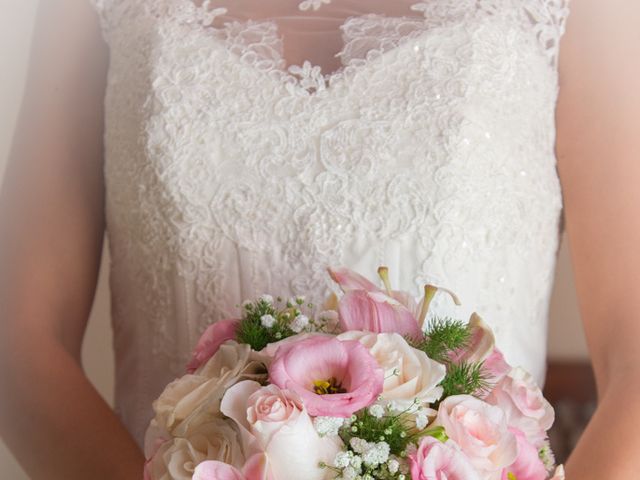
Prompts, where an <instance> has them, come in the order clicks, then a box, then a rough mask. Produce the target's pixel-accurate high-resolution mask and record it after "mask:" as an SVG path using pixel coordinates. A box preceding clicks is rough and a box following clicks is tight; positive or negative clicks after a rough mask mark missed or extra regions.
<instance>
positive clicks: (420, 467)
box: [409, 437, 481, 480]
mask: <svg viewBox="0 0 640 480" xmlns="http://www.w3.org/2000/svg"><path fill="white" fill-rule="evenodd" d="M409 462H410V466H411V480H481V478H480V475H479V474H478V472H477V471H476V470H475V469H474V468H473V466H472V465H471V464H470V463H469V461H468V460H467V458H466V457H465V456H464V454H463V453H462V452H461V451H460V449H459V448H458V446H457V445H456V444H455V443H454V442H453V441H452V440H447V442H446V443H442V442H440V440H436V439H435V438H433V437H424V438H423V439H422V440H421V441H420V445H419V446H418V450H417V451H416V452H415V453H412V454H411V455H409Z"/></svg>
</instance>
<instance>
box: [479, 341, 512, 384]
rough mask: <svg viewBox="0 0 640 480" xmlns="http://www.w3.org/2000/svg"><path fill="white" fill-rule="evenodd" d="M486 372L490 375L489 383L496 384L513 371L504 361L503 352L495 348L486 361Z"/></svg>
mask: <svg viewBox="0 0 640 480" xmlns="http://www.w3.org/2000/svg"><path fill="white" fill-rule="evenodd" d="M483 367H484V371H485V372H487V373H488V374H489V382H490V383H492V384H496V383H498V382H500V380H502V379H503V378H504V376H505V375H506V374H507V373H509V372H510V371H511V366H510V365H509V364H508V363H507V362H506V360H505V359H504V355H502V352H501V351H500V350H498V348H494V349H493V352H491V354H490V355H489V356H488V357H487V358H485V359H484V364H483Z"/></svg>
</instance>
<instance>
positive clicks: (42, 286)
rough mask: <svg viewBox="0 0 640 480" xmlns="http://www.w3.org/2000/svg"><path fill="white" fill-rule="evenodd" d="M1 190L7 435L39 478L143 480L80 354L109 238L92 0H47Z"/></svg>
mask: <svg viewBox="0 0 640 480" xmlns="http://www.w3.org/2000/svg"><path fill="white" fill-rule="evenodd" d="M34 32H35V34H34V38H33V45H32V54H31V64H30V70H29V79H28V84H27V87H26V91H25V97H24V101H23V104H22V109H21V112H20V119H19V123H18V127H17V131H16V135H15V137H14V143H13V145H12V151H11V157H10V162H9V164H8V167H7V171H6V175H5V179H4V184H3V186H2V190H0V435H2V437H3V438H4V440H5V441H6V443H7V445H8V446H9V448H10V449H11V450H12V451H13V453H14V454H15V456H16V458H17V459H18V461H19V462H20V463H21V464H22V465H23V467H24V469H25V470H26V471H27V473H28V474H29V476H30V477H31V478H34V479H47V480H53V479H65V480H74V479H78V480H87V479H96V480H97V479H100V480H108V479H118V480H128V479H130V480H140V479H141V478H142V468H143V462H144V458H143V455H142V453H141V452H140V449H139V448H138V446H137V445H136V443H135V442H134V440H133V439H132V438H131V436H130V435H129V434H128V432H127V431H126V429H125V428H124V427H123V426H122V424H121V423H120V422H119V420H118V418H117V417H116V415H115V414H114V413H113V411H112V410H111V408H110V407H109V406H108V405H107V404H106V403H105V401H104V400H103V399H102V398H101V397H100V395H99V394H98V392H97V391H96V390H95V389H94V388H93V386H92V385H91V383H90V382H89V381H88V380H87V378H86V376H85V375H84V373H83V371H82V367H81V360H80V352H81V345H82V338H83V335H84V331H85V326H86V321H87V319H88V317H89V313H90V311H91V306H92V302H93V296H94V293H95V286H96V281H97V276H98V270H99V265H100V258H101V252H102V244H103V236H104V200H103V197H104V185H103V183H104V182H103V173H102V172H103V170H102V169H103V163H102V136H103V115H104V111H103V108H102V106H103V99H104V89H105V79H106V70H107V65H108V51H107V48H106V46H105V45H104V42H103V40H102V37H101V34H100V30H99V25H98V22H97V16H96V14H95V12H94V11H93V10H92V8H91V5H90V3H89V1H87V0H64V1H63V0H42V1H41V4H40V9H39V13H38V18H37V22H36V25H35V28H34Z"/></svg>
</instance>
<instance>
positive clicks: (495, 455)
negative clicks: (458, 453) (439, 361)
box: [434, 395, 518, 476]
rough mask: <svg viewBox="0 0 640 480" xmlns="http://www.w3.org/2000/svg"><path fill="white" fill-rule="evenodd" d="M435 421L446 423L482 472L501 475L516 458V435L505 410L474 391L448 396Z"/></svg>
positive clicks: (472, 461) (455, 440) (450, 436)
mask: <svg viewBox="0 0 640 480" xmlns="http://www.w3.org/2000/svg"><path fill="white" fill-rule="evenodd" d="M434 425H440V426H442V427H444V429H445V432H446V433H447V436H448V437H449V438H450V439H451V440H453V441H454V442H455V443H457V444H458V445H459V446H460V449H461V450H462V452H463V453H464V454H465V455H466V456H467V458H469V461H470V462H471V464H472V465H473V466H474V467H475V468H476V470H478V472H479V473H481V474H482V475H483V476H491V475H494V474H496V473H497V474H498V475H500V473H501V471H502V469H503V468H505V467H507V466H508V465H511V464H512V463H513V462H514V461H515V459H516V456H517V453H518V450H517V443H516V438H515V436H514V435H513V433H511V432H510V431H509V430H508V427H507V419H506V416H505V414H504V412H503V411H502V410H500V408H498V407H496V406H493V405H489V404H488V403H486V402H483V401H482V400H480V399H478V398H475V397H473V396H471V395H454V396H451V397H447V398H446V399H445V400H444V401H443V402H442V403H441V404H440V408H439V410H438V416H437V417H436V420H435V422H434Z"/></svg>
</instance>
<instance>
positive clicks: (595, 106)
mask: <svg viewBox="0 0 640 480" xmlns="http://www.w3.org/2000/svg"><path fill="white" fill-rule="evenodd" d="M571 8H572V12H571V15H570V18H569V22H568V26H567V32H566V35H565V38H564V39H563V44H562V48H561V53H560V62H561V64H560V78H561V87H560V98H559V103H558V110H557V119H558V142H557V153H558V168H559V174H560V177H561V182H562V186H563V194H564V202H565V208H566V220H567V224H566V225H567V232H568V237H569V246H570V251H571V257H572V260H573V268H574V273H575V282H576V289H577V293H578V298H579V304H580V311H581V315H582V319H583V322H584V326H585V331H586V336H587V343H588V346H589V351H590V354H591V357H592V361H593V366H594V370H595V375H596V381H597V386H598V397H599V406H598V408H597V411H596V413H595V415H594V417H593V419H592V421H591V423H590V424H589V426H588V428H587V430H586V432H585V433H584V435H583V437H582V439H581V440H580V442H579V444H578V446H577V448H576V450H575V452H574V453H573V455H572V457H571V458H570V460H569V462H568V464H567V478H568V479H569V480H591V479H594V480H595V479H598V480H601V479H603V478H606V479H608V480H617V479H620V480H627V479H631V478H638V475H639V474H638V472H640V455H639V452H640V27H639V25H640V2H638V1H637V0H607V1H606V2H604V1H602V0H574V1H573V2H572V4H571Z"/></svg>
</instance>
